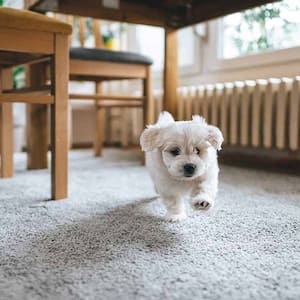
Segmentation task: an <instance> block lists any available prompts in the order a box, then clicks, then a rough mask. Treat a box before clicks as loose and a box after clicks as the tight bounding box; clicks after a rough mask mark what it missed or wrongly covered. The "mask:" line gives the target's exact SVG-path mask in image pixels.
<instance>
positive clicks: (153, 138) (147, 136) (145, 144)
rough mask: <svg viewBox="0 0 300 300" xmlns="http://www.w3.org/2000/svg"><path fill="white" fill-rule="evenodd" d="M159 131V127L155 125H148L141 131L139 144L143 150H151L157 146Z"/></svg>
mask: <svg viewBox="0 0 300 300" xmlns="http://www.w3.org/2000/svg"><path fill="white" fill-rule="evenodd" d="M159 131H160V128H159V127H157V126H150V127H148V128H146V129H145V130H144V131H143V133H142V135H141V137H140V144H141V147H142V150H143V151H152V150H154V149H155V148H157V147H158V135H159Z"/></svg>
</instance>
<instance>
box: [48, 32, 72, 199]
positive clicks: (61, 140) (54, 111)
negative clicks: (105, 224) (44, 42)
mask: <svg viewBox="0 0 300 300" xmlns="http://www.w3.org/2000/svg"><path fill="white" fill-rule="evenodd" d="M52 71H53V72H52V73H53V74H52V78H53V77H54V78H53V81H52V83H53V84H54V104H52V105H51V151H52V160H51V182H52V199H53V200H58V199H64V198H67V197H68V80H69V52H68V39H67V36H65V35H61V34H56V35H55V53H54V63H53V69H52Z"/></svg>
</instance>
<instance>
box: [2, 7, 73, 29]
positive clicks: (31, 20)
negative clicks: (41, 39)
mask: <svg viewBox="0 0 300 300" xmlns="http://www.w3.org/2000/svg"><path fill="white" fill-rule="evenodd" d="M2 28H5V29H20V30H33V31H46V32H52V33H62V34H71V33H72V26H71V25H69V24H67V23H64V22H60V21H56V20H55V19H53V18H49V17H46V16H44V15H41V14H38V13H35V12H31V11H27V10H21V9H13V8H8V7H0V29H2Z"/></svg>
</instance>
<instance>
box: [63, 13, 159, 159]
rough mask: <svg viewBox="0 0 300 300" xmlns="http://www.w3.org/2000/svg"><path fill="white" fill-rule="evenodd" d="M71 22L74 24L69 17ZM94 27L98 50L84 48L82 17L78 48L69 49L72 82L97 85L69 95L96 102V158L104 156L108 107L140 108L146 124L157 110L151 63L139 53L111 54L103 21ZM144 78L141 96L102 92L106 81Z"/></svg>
mask: <svg viewBox="0 0 300 300" xmlns="http://www.w3.org/2000/svg"><path fill="white" fill-rule="evenodd" d="M67 20H68V22H69V23H73V19H72V17H70V16H68V17H67ZM92 22H93V23H92V28H93V33H94V38H95V46H96V47H95V48H84V44H85V30H86V28H85V26H86V22H85V19H84V18H82V17H80V18H79V37H80V46H81V47H79V48H71V49H70V80H76V81H93V82H95V83H96V90H95V94H93V95H86V94H70V95H69V97H70V99H73V100H75V99H89V100H90V99H92V100H95V109H96V135H95V141H94V152H95V155H96V156H100V155H101V154H102V146H103V128H104V110H105V109H106V108H112V107H121V108H128V107H129V108H130V107H140V108H142V109H143V115H144V123H145V124H149V123H152V122H153V121H154V108H153V99H152V83H151V64H152V60H151V59H150V58H148V57H145V56H143V55H140V54H136V53H131V52H125V51H112V50H106V49H103V43H102V36H101V33H100V25H101V23H100V21H99V20H93V21H92ZM123 79H126V80H128V79H141V80H142V81H143V94H142V97H132V96H124V95H104V94H102V92H101V83H102V82H103V81H111V80H123Z"/></svg>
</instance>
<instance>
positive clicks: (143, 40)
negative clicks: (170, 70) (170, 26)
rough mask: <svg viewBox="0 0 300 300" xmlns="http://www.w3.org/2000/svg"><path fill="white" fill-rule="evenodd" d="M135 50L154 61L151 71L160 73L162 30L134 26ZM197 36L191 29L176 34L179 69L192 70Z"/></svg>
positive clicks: (162, 53)
mask: <svg viewBox="0 0 300 300" xmlns="http://www.w3.org/2000/svg"><path fill="white" fill-rule="evenodd" d="M135 30H136V38H135V39H136V48H137V50H138V51H139V52H140V53H142V54H144V55H147V56H149V57H151V58H152V59H153V61H154V64H153V70H154V71H161V70H162V69H163V66H164V30H163V29H162V28H159V27H153V26H143V25H137V26H135ZM197 42H198V40H197V36H196V35H195V34H194V30H193V27H188V28H185V29H182V30H180V31H179V33H178V46H179V48H178V51H179V52H178V56H179V57H178V60H179V62H178V63H179V66H180V67H181V68H189V69H190V68H192V67H193V66H194V65H195V64H196V59H197V55H196V52H197Z"/></svg>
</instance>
